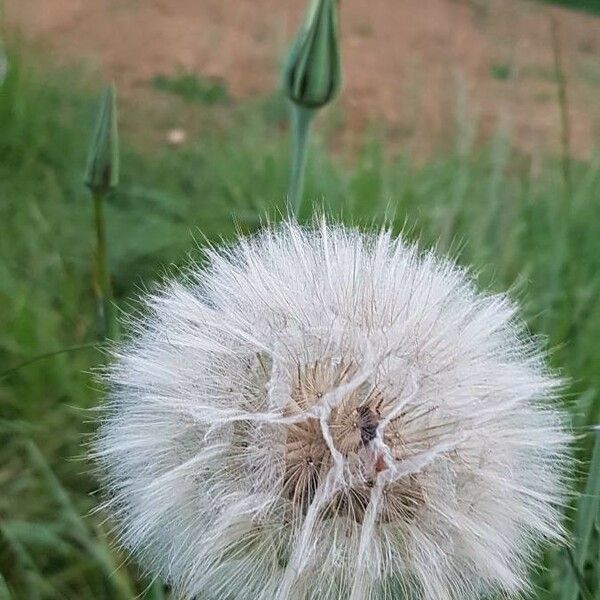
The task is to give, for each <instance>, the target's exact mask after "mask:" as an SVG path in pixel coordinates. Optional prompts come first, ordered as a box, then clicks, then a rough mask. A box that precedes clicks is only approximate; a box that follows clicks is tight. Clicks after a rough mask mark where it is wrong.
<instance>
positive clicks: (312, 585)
mask: <svg viewBox="0 0 600 600" xmlns="http://www.w3.org/2000/svg"><path fill="white" fill-rule="evenodd" d="M146 305H147V311H146V313H147V314H146V316H144V317H140V318H139V319H137V320H136V322H135V324H134V327H133V332H132V335H131V339H130V340H129V341H128V342H127V343H126V344H124V345H123V347H122V348H121V350H120V351H119V352H118V355H117V357H116V360H115V363H114V365H113V366H112V367H111V368H110V369H109V373H108V381H109V387H110V402H109V404H108V407H107V409H106V413H105V419H104V421H103V423H102V426H101V428H100V432H99V436H98V439H97V442H96V447H95V455H96V457H97V460H99V461H100V464H101V466H102V470H103V472H104V475H105V485H106V490H107V493H108V499H107V502H106V507H107V509H108V510H109V512H110V513H111V514H112V515H113V516H114V517H115V519H116V522H117V524H118V528H117V530H118V532H119V539H120V541H121V542H122V544H123V545H124V546H125V547H126V548H128V549H130V550H131V551H132V552H133V553H135V554H136V555H137V556H138V558H139V561H140V563H141V564H142V565H143V567H144V568H146V569H147V570H148V571H149V572H152V573H156V574H158V575H159V576H161V577H162V578H164V579H165V580H166V581H168V582H169V583H170V584H171V585H173V586H174V588H175V589H176V590H177V592H178V593H179V594H181V596H183V597H185V598H192V597H194V596H195V595H196V594H201V597H202V598H212V599H215V600H229V599H231V600H233V599H235V600H271V599H275V600H288V599H298V600H305V599H306V600H308V599H315V600H316V599H318V600H332V599H346V598H349V599H350V600H371V599H373V600H374V599H379V598H381V599H384V598H385V599H387V598H402V597H406V598H407V599H411V600H412V599H415V600H416V599H419V600H472V599H475V598H480V597H483V596H485V595H486V594H488V593H494V592H496V593H504V594H510V593H513V592H516V591H518V590H520V589H522V588H523V587H524V586H525V585H526V579H527V569H528V567H529V563H530V561H531V559H532V558H533V557H534V556H535V551H536V549H537V546H538V544H539V542H540V541H542V540H544V539H548V538H556V537H560V535H561V525H560V510H559V507H560V504H561V502H562V500H563V495H564V491H565V489H564V488H565V483H564V472H565V467H566V465H568V458H567V457H568V454H567V446H568V444H569V440H570V436H569V434H568V433H567V431H566V430H565V427H564V424H563V420H564V415H563V414H562V413H561V412H559V411H558V410H557V409H556V408H555V407H553V401H554V399H555V395H556V390H557V385H558V382H557V380H556V379H555V378H554V377H552V376H551V375H550V374H549V373H548V371H547V369H546V366H545V363H544V360H543V357H542V356H541V355H540V353H539V351H538V350H537V347H536V345H535V344H534V343H533V342H532V341H531V340H530V339H529V338H528V337H527V335H526V333H525V332H524V329H523V327H522V325H521V324H520V322H519V321H518V320H517V319H516V317H515V306H514V304H513V303H512V302H511V301H510V300H509V299H508V298H507V297H506V296H504V295H489V294H482V293H480V292H478V291H477V290H476V289H475V287H474V285H473V282H472V280H471V278H470V276H469V275H468V273H466V272H465V271H464V270H462V269H460V268H459V267H457V266H456V265H454V264H453V263H451V262H450V261H448V260H447V259H443V258H439V257H437V256H435V255H434V254H433V253H420V252H419V251H418V250H417V249H416V248H415V247H413V246H410V245H407V244H405V243H404V242H403V241H402V240H401V239H397V238H394V237H392V236H391V234H390V233H389V232H387V231H382V232H381V233H379V234H366V233H361V232H359V231H356V230H353V229H345V228H343V227H336V226H328V225H327V224H325V223H324V222H323V223H322V224H321V226H318V227H316V228H315V229H302V228H300V227H299V226H298V225H296V224H293V223H291V224H286V225H284V226H282V227H280V228H271V229H268V230H266V231H263V232H262V233H260V234H259V235H257V236H256V237H252V238H249V239H242V240H241V241H239V242H238V243H237V244H236V245H235V246H233V247H231V248H229V249H227V250H222V251H218V250H212V251H209V252H208V260H207V264H206V266H195V267H193V268H192V270H191V272H190V274H189V275H188V277H187V278H186V280H185V281H183V282H172V283H169V284H168V285H166V286H165V287H164V289H162V291H161V292H159V293H157V294H155V295H153V296H151V297H149V298H147V300H146Z"/></svg>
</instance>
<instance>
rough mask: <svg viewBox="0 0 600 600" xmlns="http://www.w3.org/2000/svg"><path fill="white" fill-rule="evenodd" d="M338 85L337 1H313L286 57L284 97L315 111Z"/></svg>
mask: <svg viewBox="0 0 600 600" xmlns="http://www.w3.org/2000/svg"><path fill="white" fill-rule="evenodd" d="M340 82H341V67H340V51H339V39H338V0H312V4H311V5H310V8H309V10H308V12H307V14H306V17H305V19H304V23H303V25H302V27H301V29H300V31H299V32H298V35H297V37H296V39H295V41H294V44H293V45H292V49H291V51H290V55H289V57H288V61H287V65H286V69H285V72H284V88H285V93H286V95H287V96H288V97H289V98H290V100H291V101H292V102H294V103H295V104H297V105H299V106H302V107H304V108H310V109H316V108H320V107H321V106H324V105H325V104H327V103H328V102H330V101H331V100H332V99H333V98H334V96H335V95H336V93H337V91H338V90H339V88H340Z"/></svg>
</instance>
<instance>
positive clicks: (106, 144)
mask: <svg viewBox="0 0 600 600" xmlns="http://www.w3.org/2000/svg"><path fill="white" fill-rule="evenodd" d="M118 183H119V133H118V129H117V95H116V91H115V87H114V86H112V85H111V86H109V87H107V88H106V90H105V91H104V94H103V95H102V101H101V104H100V110H99V113H98V121H97V124H96V131H95V133H94V137H93V139H92V144H91V146H90V152H89V155H88V161H87V167H86V171H85V185H87V187H88V188H90V190H92V192H100V193H102V192H104V193H106V192H108V191H110V190H112V189H113V188H115V187H116V186H117V184H118Z"/></svg>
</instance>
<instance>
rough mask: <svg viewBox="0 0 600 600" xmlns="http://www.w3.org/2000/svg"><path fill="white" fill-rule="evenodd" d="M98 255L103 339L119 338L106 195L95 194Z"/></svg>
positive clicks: (96, 284)
mask: <svg viewBox="0 0 600 600" xmlns="http://www.w3.org/2000/svg"><path fill="white" fill-rule="evenodd" d="M92 195H93V198H94V225H95V229H96V253H95V257H94V262H95V269H94V289H95V291H96V300H97V303H98V321H99V325H100V331H101V335H102V337H103V338H107V337H108V338H111V339H113V340H114V339H117V338H118V333H119V331H118V324H117V320H116V315H115V310H114V306H113V295H112V285H111V282H110V273H109V270H108V251H107V243H106V222H105V218H104V200H105V193H103V192H93V193H92Z"/></svg>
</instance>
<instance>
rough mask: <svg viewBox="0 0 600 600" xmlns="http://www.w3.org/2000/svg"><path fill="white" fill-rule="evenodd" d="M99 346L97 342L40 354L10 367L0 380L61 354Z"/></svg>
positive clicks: (3, 372)
mask: <svg viewBox="0 0 600 600" xmlns="http://www.w3.org/2000/svg"><path fill="white" fill-rule="evenodd" d="M97 345H98V344H97V343H96V342H92V343H89V344H78V345H76V346H67V347H66V348H61V349H60V350H53V351H52V352H44V354H38V355H37V356H32V357H31V358H28V359H27V360H24V361H23V362H22V363H20V364H18V365H16V366H14V367H10V369H6V370H4V371H2V372H0V379H4V378H5V377H8V376H9V375H10V374H11V373H15V372H16V371H18V370H19V369H22V368H23V367H27V366H29V365H31V364H33V363H36V362H38V361H39V360H44V359H46V358H52V357H53V356H58V355H59V354H66V353H67V352H75V351H77V350H86V349H88V348H95V347H97Z"/></svg>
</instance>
